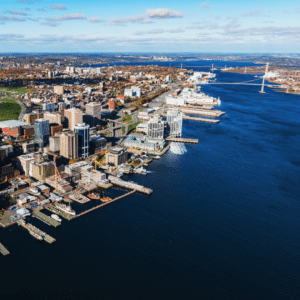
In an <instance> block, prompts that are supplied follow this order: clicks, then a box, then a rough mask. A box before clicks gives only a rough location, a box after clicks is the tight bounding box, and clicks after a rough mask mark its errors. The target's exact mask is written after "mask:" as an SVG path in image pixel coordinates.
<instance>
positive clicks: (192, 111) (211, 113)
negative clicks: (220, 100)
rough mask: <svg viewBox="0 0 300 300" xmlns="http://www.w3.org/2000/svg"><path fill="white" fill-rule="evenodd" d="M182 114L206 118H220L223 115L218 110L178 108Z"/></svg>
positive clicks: (222, 112)
mask: <svg viewBox="0 0 300 300" xmlns="http://www.w3.org/2000/svg"><path fill="white" fill-rule="evenodd" d="M179 109H180V110H181V111H182V112H183V113H186V114H191V115H202V116H208V117H220V116H223V115H224V114H225V112H224V111H220V110H211V111H208V110H205V109H194V108H188V107H180V108H179Z"/></svg>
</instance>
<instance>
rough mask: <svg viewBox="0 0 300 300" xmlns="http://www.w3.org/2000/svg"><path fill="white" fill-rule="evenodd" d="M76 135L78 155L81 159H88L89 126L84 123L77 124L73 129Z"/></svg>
mask: <svg viewBox="0 0 300 300" xmlns="http://www.w3.org/2000/svg"><path fill="white" fill-rule="evenodd" d="M74 131H75V132H76V133H77V134H78V150H79V151H78V154H79V156H81V157H88V155H89V142H90V126H89V125H86V124H85V123H81V124H78V125H76V126H75V127H74Z"/></svg>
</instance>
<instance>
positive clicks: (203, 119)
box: [182, 115, 220, 124]
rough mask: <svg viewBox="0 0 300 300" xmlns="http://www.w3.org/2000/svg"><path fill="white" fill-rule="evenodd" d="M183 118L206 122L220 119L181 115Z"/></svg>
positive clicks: (218, 121)
mask: <svg viewBox="0 0 300 300" xmlns="http://www.w3.org/2000/svg"><path fill="white" fill-rule="evenodd" d="M182 118H183V119H184V120H191V121H199V122H207V123H215V124H217V123H220V120H215V119H207V118H196V117H190V116H186V115H184V116H183V117H182Z"/></svg>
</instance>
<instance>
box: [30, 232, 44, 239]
mask: <svg viewBox="0 0 300 300" xmlns="http://www.w3.org/2000/svg"><path fill="white" fill-rule="evenodd" d="M29 233H30V235H31V236H32V237H34V238H35V239H37V240H39V241H42V240H43V237H42V236H41V235H39V234H37V233H35V232H33V231H31V230H29Z"/></svg>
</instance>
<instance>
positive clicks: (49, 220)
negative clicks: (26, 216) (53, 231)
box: [33, 210, 61, 228]
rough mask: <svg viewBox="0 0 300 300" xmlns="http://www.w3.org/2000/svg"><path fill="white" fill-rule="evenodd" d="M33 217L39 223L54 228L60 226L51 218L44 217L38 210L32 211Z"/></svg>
mask: <svg viewBox="0 0 300 300" xmlns="http://www.w3.org/2000/svg"><path fill="white" fill-rule="evenodd" d="M33 216H35V217H36V218H37V219H39V220H40V221H42V222H44V223H46V224H47V225H49V226H53V227H55V228H56V227H58V226H60V225H61V224H60V222H58V221H56V220H54V219H52V218H51V217H49V216H47V215H45V214H44V213H42V212H41V211H40V210H34V211H33Z"/></svg>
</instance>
